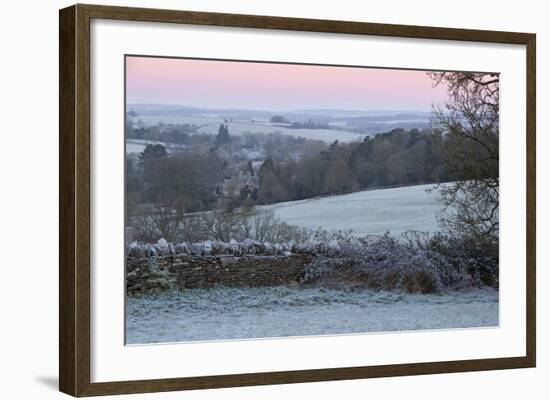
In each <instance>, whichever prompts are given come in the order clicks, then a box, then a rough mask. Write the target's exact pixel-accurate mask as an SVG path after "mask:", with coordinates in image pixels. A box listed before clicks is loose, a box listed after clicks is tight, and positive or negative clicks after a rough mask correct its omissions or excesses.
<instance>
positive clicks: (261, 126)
mask: <svg viewBox="0 0 550 401" xmlns="http://www.w3.org/2000/svg"><path fill="white" fill-rule="evenodd" d="M138 119H139V120H141V121H143V122H144V123H146V124H148V125H157V124H159V123H164V124H194V125H199V126H201V127H200V128H199V129H198V132H200V133H205V134H214V135H215V134H217V133H218V128H219V127H220V124H221V123H223V122H224V119H223V118H215V117H200V116H149V115H140V116H139V118H138ZM228 125H229V132H230V134H231V135H241V134H243V133H245V132H249V133H251V134H258V133H260V134H269V133H272V132H276V131H277V132H280V133H281V134H285V135H291V136H296V137H303V138H307V139H317V140H320V141H325V142H327V143H332V142H334V141H335V140H338V141H340V142H351V141H356V140H361V139H362V138H363V137H364V135H361V134H357V133H355V132H350V131H344V130H335V129H334V130H333V129H292V128H285V127H280V126H273V125H272V124H269V123H266V122H252V121H250V120H234V121H233V122H230V123H228Z"/></svg>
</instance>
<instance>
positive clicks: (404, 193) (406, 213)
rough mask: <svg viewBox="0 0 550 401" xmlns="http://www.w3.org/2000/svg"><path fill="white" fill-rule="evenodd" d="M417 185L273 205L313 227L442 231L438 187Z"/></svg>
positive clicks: (360, 232) (379, 231)
mask: <svg viewBox="0 0 550 401" xmlns="http://www.w3.org/2000/svg"><path fill="white" fill-rule="evenodd" d="M429 188H434V185H433V184H430V185H416V186H410V187H402V188H390V189H379V190H369V191H361V192H355V193H351V194H347V195H337V196H329V197H324V198H317V199H307V200H304V201H295V202H283V203H277V204H274V205H271V206H269V207H270V208H273V209H274V210H275V214H276V216H277V217H279V218H280V219H281V220H282V221H285V222H286V223H288V224H292V225H297V226H300V227H306V228H311V229H317V228H319V227H321V228H322V229H325V230H350V229H351V230H353V233H354V234H356V235H372V234H384V233H385V232H386V231H389V232H390V234H394V235H398V234H401V233H403V232H405V231H409V230H419V231H428V232H435V231H439V227H438V223H437V219H436V213H437V212H438V211H440V209H441V206H442V205H441V203H440V202H439V201H438V200H437V191H432V192H431V193H428V192H426V189H429Z"/></svg>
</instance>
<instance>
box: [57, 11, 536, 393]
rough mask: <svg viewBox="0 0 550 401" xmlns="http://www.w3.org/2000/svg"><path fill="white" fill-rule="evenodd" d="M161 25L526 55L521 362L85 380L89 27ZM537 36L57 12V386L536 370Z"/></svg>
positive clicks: (135, 387)
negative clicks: (97, 23)
mask: <svg viewBox="0 0 550 401" xmlns="http://www.w3.org/2000/svg"><path fill="white" fill-rule="evenodd" d="M92 18H101V19H113V20H126V21H147V22H169V23H184V24H194V25H212V26H226V27H241V28H260V29H266V28H267V29H280V30H294V31H309V32H328V33H343V34H358V35H375V36H392V37H401V38H421V39H440V40H458V41H477V42H492V43H510V44H520V45H525V46H526V48H527V59H526V65H527V121H526V124H527V194H526V196H527V228H526V229H527V244H526V246H527V260H526V275H527V277H526V279H527V299H526V305H527V311H526V317H527V319H526V322H527V323H526V328H525V329H526V334H527V336H526V350H527V354H526V356H524V357H514V358H494V359H478V360H464V361H443V362H430V363H412V364H399V365H383V366H365V367H349V368H330V369H315V370H299V371H285V372H265V373H251V374H232V375H222V376H203V377H192V378H170V379H156V380H136V381H122V382H105V383H91V382H90V362H91V360H90V20H91V19H92ZM535 41H536V37H535V35H534V34H530V33H515V32H497V31H481V30H467V29H451V28H435V27H421V26H406V25H389V24H372V23H363V22H351V21H331V20H314V19H303V18H284V17H268V16H255V15H238V14H221V13H203V12H193V11H171V10H155V9H143V8H127V7H111V6H95V5H80V4H79V5H75V6H72V7H68V8H65V9H62V10H60V14H59V57H60V64H59V69H60V70H59V93H60V101H59V127H60V128H59V129H60V133H59V151H60V164H59V229H60V232H59V258H60V259H59V260H60V263H59V275H60V277H59V388H60V390H61V391H62V392H64V393H67V394H70V395H73V396H92V395H106V394H124V393H143V392H155V391H173V390H188V389H206V388H220V387H236V386H250V385H263V384H282V383H298V382H314V381H324V380H348V379H363V378H373V377H389V376H402V375H420V374H434V373H448V372H465V371H480V370H493V369H511V368H525V367H534V366H535V364H536V305H535V302H536V295H535V286H536V278H535V241H536V237H535V218H536V210H535V207H536V203H535V194H536V191H535V169H536V165H535V143H536V141H535V132H536V127H535V118H536V93H535V91H536V89H535V84H536V80H535V76H536V58H535V57H536V56H535V48H536V45H535Z"/></svg>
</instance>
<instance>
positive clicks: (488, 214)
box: [429, 72, 499, 240]
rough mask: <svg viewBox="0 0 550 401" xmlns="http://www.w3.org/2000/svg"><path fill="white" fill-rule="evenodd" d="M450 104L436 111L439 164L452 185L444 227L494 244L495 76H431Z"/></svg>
mask: <svg viewBox="0 0 550 401" xmlns="http://www.w3.org/2000/svg"><path fill="white" fill-rule="evenodd" d="M429 76H430V77H431V78H432V80H433V81H434V86H437V85H446V86H447V89H448V95H449V100H448V101H447V103H446V104H445V105H444V106H443V107H436V108H434V113H433V120H434V124H435V125H436V126H437V127H439V128H440V129H441V130H442V131H443V136H442V141H443V143H442V150H443V161H444V165H445V168H446V169H447V172H448V174H449V177H450V178H451V179H452V180H454V182H453V183H452V184H446V185H442V186H441V187H440V194H441V196H442V199H443V201H444V203H445V205H446V210H445V212H444V213H442V215H441V221H442V223H443V224H444V225H445V226H446V227H447V228H448V229H450V230H453V231H459V232H463V233H465V234H469V235H475V236H487V237H490V238H492V239H495V240H498V234H499V170H498V162H499V151H498V149H499V139H498V137H499V75H498V74H483V73H457V72H431V73H429Z"/></svg>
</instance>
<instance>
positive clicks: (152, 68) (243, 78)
mask: <svg viewBox="0 0 550 401" xmlns="http://www.w3.org/2000/svg"><path fill="white" fill-rule="evenodd" d="M126 74H127V75H126V77H127V86H126V90H127V94H126V96H127V102H128V103H129V104H135V103H147V104H177V105H184V106H191V107H211V108H239V109H242V108H248V109H258V110H297V109H317V108H330V109H348V110H411V111H413V110H418V111H422V110H425V111H429V110H430V109H431V105H432V104H437V103H442V102H444V101H445V98H446V90H445V88H444V87H437V88H433V87H432V82H431V80H430V79H429V78H428V76H427V75H426V72H424V71H410V70H390V69H376V68H363V67H327V66H317V65H315V66H312V65H295V64H294V65H293V64H274V63H254V62H240V61H212V60H196V59H194V60H193V59H175V58H155V57H135V56H131V57H127V58H126Z"/></svg>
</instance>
